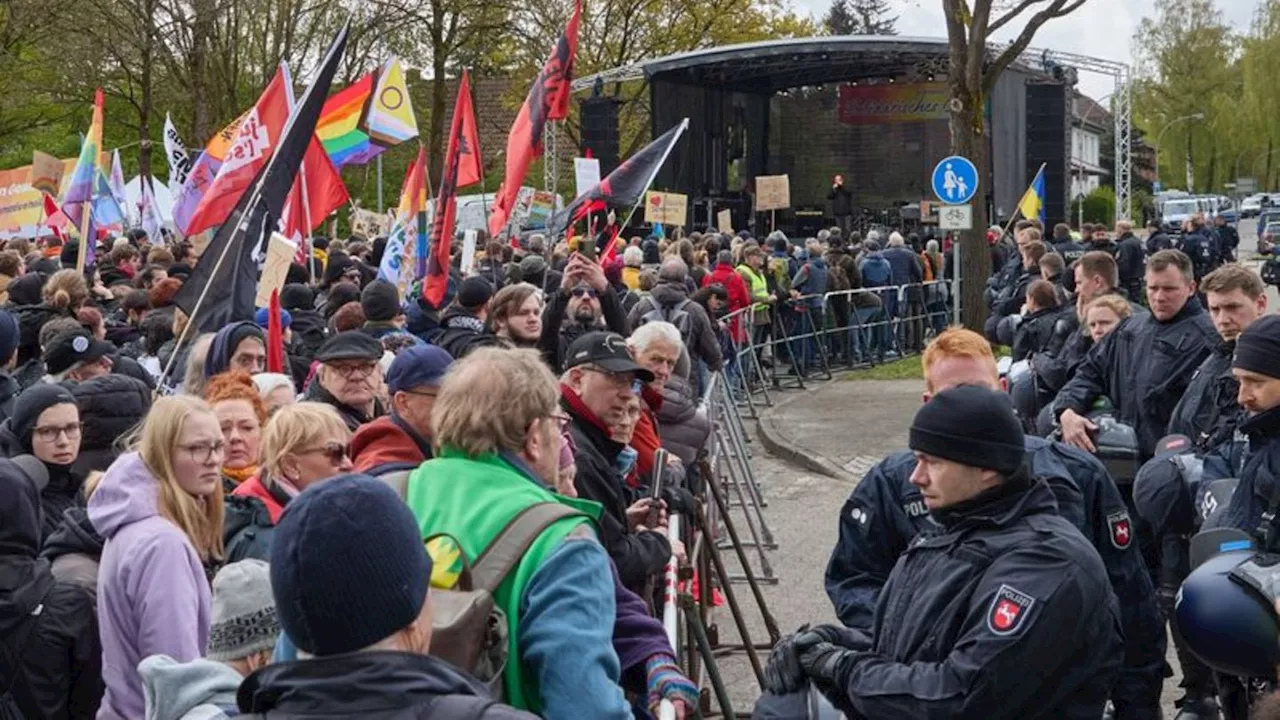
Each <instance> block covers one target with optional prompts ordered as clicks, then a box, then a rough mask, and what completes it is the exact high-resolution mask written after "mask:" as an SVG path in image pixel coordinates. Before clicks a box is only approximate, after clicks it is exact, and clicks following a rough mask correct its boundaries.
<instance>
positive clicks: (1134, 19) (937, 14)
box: [793, 0, 1257, 99]
mask: <svg viewBox="0 0 1280 720" xmlns="http://www.w3.org/2000/svg"><path fill="white" fill-rule="evenodd" d="M793 2H794V3H795V4H796V7H797V8H798V9H800V10H801V11H807V12H809V13H811V14H812V15H813V16H814V17H815V18H817V19H821V18H822V16H823V15H824V14H825V13H826V11H827V8H828V7H830V4H831V0H793ZM889 4H890V5H892V6H893V8H894V12H896V13H897V14H898V34H899V35H908V36H922V37H946V34H947V33H946V28H945V26H944V25H943V20H942V0H889ZM1215 4H1216V5H1217V6H1218V8H1219V9H1220V10H1222V13H1223V16H1224V17H1225V18H1226V20H1227V22H1229V23H1231V24H1232V25H1233V26H1235V27H1236V28H1237V29H1238V30H1240V31H1244V30H1247V29H1248V27H1249V20H1250V18H1251V17H1252V16H1253V11H1254V8H1255V7H1256V5H1257V2H1256V0H1215ZM1155 5H1156V2H1155V0H1089V1H1088V2H1087V3H1085V5H1084V7H1082V8H1080V9H1079V10H1077V11H1075V12H1074V13H1072V14H1071V15H1068V16H1067V17H1065V18H1059V19H1057V20H1051V21H1049V22H1048V23H1047V24H1045V26H1044V27H1042V28H1040V32H1038V33H1037V34H1036V39H1035V40H1034V41H1033V44H1034V45H1035V46H1036V47H1041V48H1050V49H1053V50H1061V51H1063V52H1071V53H1078V54H1081V55H1091V56H1093V57H1100V58H1106V59H1108V60H1118V61H1121V62H1130V63H1132V62H1133V57H1132V48H1133V47H1134V45H1133V42H1134V37H1133V36H1134V33H1136V32H1137V30H1138V23H1139V22H1141V21H1142V18H1143V17H1148V16H1150V17H1154V16H1155ZM1030 15H1031V13H1029V12H1028V13H1024V15H1023V16H1021V17H1020V18H1019V21H1018V22H1015V23H1013V24H1012V25H1011V26H1009V27H1006V28H1002V29H1001V32H999V33H997V34H996V36H995V39H996V40H1005V41H1008V40H1011V39H1013V38H1014V37H1016V36H1017V33H1018V32H1020V31H1021V30H1022V27H1023V26H1024V25H1025V21H1024V18H1025V17H1029V16H1030ZM1113 87H1114V82H1113V81H1112V79H1111V78H1110V77H1104V76H1100V75H1096V74H1093V73H1082V74H1081V76H1080V90H1081V91H1082V92H1084V93H1086V94H1088V95H1090V96H1092V97H1094V98H1095V99H1098V98H1101V97H1102V96H1104V95H1108V94H1110V93H1111V91H1112V89H1113Z"/></svg>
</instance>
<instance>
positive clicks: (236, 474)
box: [222, 465, 258, 485]
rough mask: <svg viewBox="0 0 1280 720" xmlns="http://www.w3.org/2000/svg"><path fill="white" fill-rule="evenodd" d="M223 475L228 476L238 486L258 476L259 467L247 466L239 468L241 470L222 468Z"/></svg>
mask: <svg viewBox="0 0 1280 720" xmlns="http://www.w3.org/2000/svg"><path fill="white" fill-rule="evenodd" d="M222 474H223V475H226V476H227V477H229V478H231V480H232V481H234V482H235V484H236V485H239V484H240V483H242V482H244V481H245V480H248V479H249V478H251V477H253V476H254V475H257V474H258V466H257V465H246V466H245V467H242V468H239V469H236V468H229V467H224V468H222Z"/></svg>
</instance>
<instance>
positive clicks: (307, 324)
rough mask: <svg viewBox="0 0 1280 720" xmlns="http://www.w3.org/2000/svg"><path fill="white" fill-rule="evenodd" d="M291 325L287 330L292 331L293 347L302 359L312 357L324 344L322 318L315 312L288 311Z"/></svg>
mask: <svg viewBox="0 0 1280 720" xmlns="http://www.w3.org/2000/svg"><path fill="white" fill-rule="evenodd" d="M289 314H290V315H292V316H293V323H292V324H291V325H290V326H289V329H290V330H292V331H293V344H294V347H295V348H297V350H298V351H299V352H300V354H301V355H303V356H304V357H313V356H314V355H315V354H316V351H317V350H319V349H320V346H321V345H323V344H324V339H325V332H324V330H325V324H324V316H323V315H321V314H320V313H319V312H317V311H315V310H304V309H298V310H290V311H289Z"/></svg>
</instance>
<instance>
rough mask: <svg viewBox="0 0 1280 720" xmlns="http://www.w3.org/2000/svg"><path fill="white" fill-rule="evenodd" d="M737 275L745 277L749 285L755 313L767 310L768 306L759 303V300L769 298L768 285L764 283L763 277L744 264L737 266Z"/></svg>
mask: <svg viewBox="0 0 1280 720" xmlns="http://www.w3.org/2000/svg"><path fill="white" fill-rule="evenodd" d="M738 274H739V275H745V276H746V278H747V280H748V281H749V282H750V283H751V299H752V300H755V301H757V302H756V307H755V309H756V312H759V311H761V310H768V309H769V306H768V305H767V304H765V303H762V302H759V300H760V299H761V298H768V297H769V283H768V282H766V281H765V279H764V275H762V274H760V273H758V272H756V271H755V270H753V269H752V268H751V266H750V265H747V264H745V263H744V264H742V265H739V266H738Z"/></svg>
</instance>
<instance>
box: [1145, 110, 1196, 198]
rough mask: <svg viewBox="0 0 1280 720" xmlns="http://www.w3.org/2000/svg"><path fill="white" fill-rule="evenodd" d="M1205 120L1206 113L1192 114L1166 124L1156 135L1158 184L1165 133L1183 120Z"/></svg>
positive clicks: (1189, 190)
mask: <svg viewBox="0 0 1280 720" xmlns="http://www.w3.org/2000/svg"><path fill="white" fill-rule="evenodd" d="M1203 119H1204V113H1202V112H1198V113H1191V114H1190V115H1183V116H1182V117H1178V118H1174V119H1172V120H1170V121H1169V122H1167V123H1165V126H1164V127H1163V128H1161V129H1160V132H1159V133H1157V134H1156V182H1160V148H1162V147H1164V133H1165V131H1166V130H1168V129H1169V128H1171V127H1173V126H1174V125H1177V124H1178V123H1180V122H1182V121H1183V120H1203ZM1187 192H1191V188H1187Z"/></svg>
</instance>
